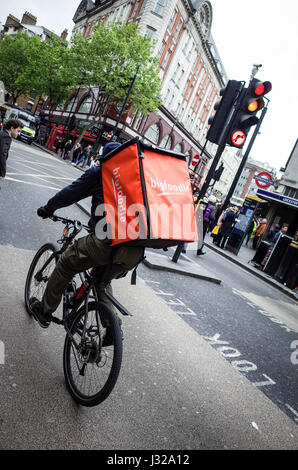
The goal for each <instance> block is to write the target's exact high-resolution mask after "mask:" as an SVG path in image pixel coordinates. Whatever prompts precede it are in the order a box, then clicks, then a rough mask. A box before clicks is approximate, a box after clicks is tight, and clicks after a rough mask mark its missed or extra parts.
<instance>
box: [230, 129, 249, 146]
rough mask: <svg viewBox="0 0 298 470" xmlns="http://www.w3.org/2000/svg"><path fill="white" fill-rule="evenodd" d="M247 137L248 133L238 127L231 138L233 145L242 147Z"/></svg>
mask: <svg viewBox="0 0 298 470" xmlns="http://www.w3.org/2000/svg"><path fill="white" fill-rule="evenodd" d="M245 139H246V134H245V132H243V131H242V130H240V129H238V130H237V131H234V132H233V134H232V136H231V140H232V143H233V145H235V146H236V147H242V145H243V144H244V142H245Z"/></svg>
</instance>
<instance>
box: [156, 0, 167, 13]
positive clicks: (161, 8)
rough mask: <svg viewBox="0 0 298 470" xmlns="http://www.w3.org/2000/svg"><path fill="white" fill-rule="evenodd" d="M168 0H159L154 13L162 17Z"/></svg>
mask: <svg viewBox="0 0 298 470" xmlns="http://www.w3.org/2000/svg"><path fill="white" fill-rule="evenodd" d="M165 4H166V0H157V2H156V5H155V9H154V13H156V14H157V15H159V16H162V14H163V11H164V8H165Z"/></svg>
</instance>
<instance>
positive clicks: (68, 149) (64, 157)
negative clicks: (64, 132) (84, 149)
mask: <svg viewBox="0 0 298 470" xmlns="http://www.w3.org/2000/svg"><path fill="white" fill-rule="evenodd" d="M71 149H72V140H68V141H67V142H66V145H65V147H64V156H63V160H67V157H68V154H69V152H70V151H71Z"/></svg>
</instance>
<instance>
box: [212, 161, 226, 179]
mask: <svg viewBox="0 0 298 470" xmlns="http://www.w3.org/2000/svg"><path fill="white" fill-rule="evenodd" d="M224 169H225V167H224V166H223V164H221V165H220V167H219V168H217V170H215V172H214V174H213V177H212V179H213V180H214V181H219V180H220V178H221V175H222V174H223V172H224Z"/></svg>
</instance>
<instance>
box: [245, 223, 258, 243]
mask: <svg viewBox="0 0 298 470" xmlns="http://www.w3.org/2000/svg"><path fill="white" fill-rule="evenodd" d="M256 228H257V219H256V218H255V217H253V218H252V219H251V221H250V222H249V224H248V227H247V232H246V243H245V245H246V246H247V245H248V242H249V240H251V239H252V238H253V236H254V233H255V231H256Z"/></svg>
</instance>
